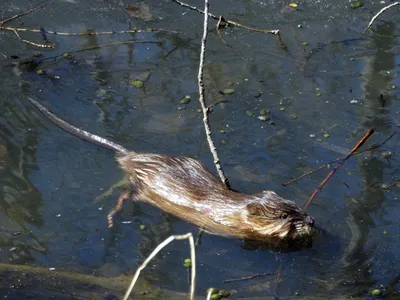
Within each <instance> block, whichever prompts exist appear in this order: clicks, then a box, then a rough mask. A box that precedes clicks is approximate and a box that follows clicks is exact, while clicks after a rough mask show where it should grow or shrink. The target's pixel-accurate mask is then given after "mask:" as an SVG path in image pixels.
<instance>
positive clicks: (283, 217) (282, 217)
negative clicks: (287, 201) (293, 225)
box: [280, 213, 288, 219]
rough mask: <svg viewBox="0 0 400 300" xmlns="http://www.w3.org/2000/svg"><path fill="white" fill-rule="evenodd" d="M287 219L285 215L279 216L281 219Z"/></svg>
mask: <svg viewBox="0 0 400 300" xmlns="http://www.w3.org/2000/svg"><path fill="white" fill-rule="evenodd" d="M287 217H288V215H287V214H285V213H283V214H281V216H280V218H281V219H287Z"/></svg>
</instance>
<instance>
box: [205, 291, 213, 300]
mask: <svg viewBox="0 0 400 300" xmlns="http://www.w3.org/2000/svg"><path fill="white" fill-rule="evenodd" d="M212 292H213V289H209V290H208V293H207V298H206V300H210V299H211V295H212Z"/></svg>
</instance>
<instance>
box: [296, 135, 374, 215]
mask: <svg viewBox="0 0 400 300" xmlns="http://www.w3.org/2000/svg"><path fill="white" fill-rule="evenodd" d="M373 133H374V130H373V129H370V130H368V132H367V133H366V134H365V135H364V136H363V138H362V139H361V140H360V141H359V142H358V143H357V145H355V146H354V148H353V149H351V151H350V152H349V153H347V155H346V156H345V157H344V158H343V160H342V161H341V162H339V163H338V164H337V165H336V166H335V167H334V168H333V170H332V171H330V172H329V174H328V175H327V176H326V177H325V179H324V180H323V181H322V182H321V183H320V185H319V186H318V187H317V189H316V190H315V191H314V193H313V194H312V195H311V197H310V199H308V201H307V203H306V204H305V205H304V210H306V209H307V208H308V206H309V205H310V203H311V201H312V200H313V199H314V198H315V196H316V195H317V194H318V193H319V192H320V191H321V190H322V188H323V186H324V185H325V183H327V182H328V180H329V179H330V178H331V177H332V175H333V174H334V173H335V172H336V171H337V170H338V169H339V168H340V167H341V166H342V165H343V164H344V163H345V161H346V160H347V159H348V158H349V157H350V156H351V155H352V154H353V153H354V152H356V151H357V150H358V149H359V148H360V147H361V146H362V145H363V144H364V143H365V142H366V141H367V139H368V138H369V137H370V136H371V135H372V134H373Z"/></svg>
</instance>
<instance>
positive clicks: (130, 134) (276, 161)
mask: <svg viewBox="0 0 400 300" xmlns="http://www.w3.org/2000/svg"><path fill="white" fill-rule="evenodd" d="M40 4H41V3H39V2H31V3H29V5H31V6H29V5H28V3H25V1H12V2H9V1H8V2H7V1H4V2H3V3H2V4H1V6H0V18H1V19H5V18H7V17H10V16H13V15H15V14H17V13H19V12H22V11H25V10H27V9H30V8H33V7H36V6H37V5H40ZM192 4H193V5H196V6H198V7H202V3H201V1H195V3H192ZM128 5H129V4H122V3H119V4H115V3H108V2H102V1H91V2H90V4H89V3H83V2H82V3H81V2H79V1H58V2H54V3H50V4H49V5H48V6H47V7H46V8H44V9H42V10H38V11H36V12H33V13H31V14H29V15H26V16H24V17H21V18H19V19H17V20H14V21H12V22H10V23H7V24H5V25H8V26H15V27H28V28H39V27H40V26H43V27H44V29H46V30H54V31H57V32H84V31H89V30H90V31H111V30H115V31H118V30H126V29H127V28H128V25H129V23H131V24H132V26H135V27H137V28H161V29H165V30H167V31H163V32H152V33H137V34H135V33H132V34H114V35H101V36H75V37H71V36H59V35H50V34H49V35H47V39H48V40H49V41H50V42H51V43H53V44H54V45H55V48H54V49H47V48H46V49H42V48H38V47H34V46H32V45H28V44H26V43H23V42H22V41H20V40H18V38H17V37H16V35H15V34H14V33H13V32H10V31H0V45H1V46H0V52H1V54H0V55H1V57H0V58H1V64H0V66H1V72H2V76H1V80H0V90H1V95H2V97H0V101H1V106H0V107H1V109H0V112H1V114H0V120H1V121H0V125H1V131H0V134H1V137H0V162H1V164H0V165H1V168H0V171H1V176H0V178H1V179H0V180H1V194H0V216H1V217H0V222H1V231H0V262H1V263H3V264H12V265H25V266H32V267H35V268H36V267H41V268H45V269H47V270H48V268H55V271H64V272H71V273H73V274H86V275H95V276H98V277H100V278H102V277H107V278H115V277H117V276H120V275H124V274H125V273H126V274H127V275H131V274H133V272H134V271H135V270H136V268H137V267H138V265H139V264H140V263H141V262H142V261H143V260H144V259H145V258H146V257H147V256H148V255H149V254H150V252H151V251H152V250H153V249H154V248H155V247H156V246H157V245H158V244H159V243H160V242H161V241H163V240H164V239H165V238H167V237H168V236H169V235H171V234H180V233H186V232H189V231H190V232H193V233H194V234H196V233H197V229H196V228H195V227H194V226H192V225H190V224H187V223H185V222H183V221H181V220H179V219H177V218H175V217H172V216H169V215H166V214H164V213H162V212H161V211H159V210H157V209H155V208H152V207H149V206H147V205H144V204H141V203H127V204H126V205H125V206H124V209H123V211H122V213H121V214H119V215H118V216H117V219H116V226H115V227H114V228H113V229H112V230H110V229H108V228H107V222H106V215H107V213H108V211H109V210H110V209H111V208H112V207H113V205H114V203H115V199H116V198H117V197H118V194H119V192H120V191H119V190H118V189H117V190H114V191H113V193H112V195H109V196H107V197H106V198H105V199H104V200H101V201H98V202H96V201H95V198H96V197H98V196H99V195H101V194H102V193H104V192H105V191H106V190H107V189H108V188H109V186H111V185H112V184H115V183H116V182H118V181H119V180H120V179H121V178H122V175H123V174H122V172H121V171H120V170H119V169H118V168H117V166H116V163H115V161H114V155H113V153H112V152H110V151H108V150H104V149H100V148H98V147H96V146H94V145H91V144H89V143H86V142H84V141H81V140H79V139H77V138H75V137H71V136H70V135H68V134H66V133H64V132H63V131H61V130H59V129H58V128H56V127H55V126H54V125H53V124H51V123H50V122H49V121H47V120H46V119H44V118H43V116H41V115H40V114H38V113H37V111H36V110H35V109H34V108H33V107H32V106H31V105H30V104H29V103H28V102H27V100H26V98H25V97H26V96H31V97H34V98H35V99H38V100H39V101H40V102H41V103H43V104H45V105H46V106H48V107H50V108H51V109H52V111H54V112H55V113H56V114H57V115H59V116H61V117H63V118H65V119H66V120H68V121H69V122H71V123H72V124H76V125H78V126H81V127H83V128H85V129H87V130H89V131H91V132H94V133H96V134H99V135H102V136H104V137H107V138H110V139H112V140H114V141H116V142H118V143H121V144H123V145H124V146H126V147H127V148H131V149H134V150H136V151H144V152H157V153H164V154H169V155H184V156H190V157H195V158H197V159H199V160H201V161H202V162H203V163H204V164H205V165H206V166H207V167H209V168H210V170H212V171H214V166H213V163H212V157H211V155H210V152H209V150H208V145H207V142H206V138H205V134H204V130H203V126H202V117H201V114H199V113H197V112H196V109H197V108H199V104H198V101H197V70H198V59H199V48H200V37H201V33H202V32H201V30H202V16H201V15H199V14H198V13H195V12H192V11H189V10H187V9H184V8H181V7H180V6H178V5H177V4H175V3H173V2H171V1H162V2H159V1H154V2H143V3H136V4H134V5H136V6H137V7H139V11H140V13H139V14H138V15H134V16H131V17H130V18H129V14H128V13H127V12H126V10H125V9H124V7H127V6H128ZM383 5H384V4H379V3H370V2H368V3H367V2H365V3H364V6H363V7H362V8H359V9H356V10H352V9H350V8H349V7H348V6H347V4H346V3H340V2H334V3H331V2H330V1H318V2H317V1H313V2H309V3H304V4H302V5H301V6H300V10H298V11H295V10H288V9H284V6H283V4H282V2H280V1H270V2H264V1H224V2H223V3H222V2H217V3H211V8H210V9H211V11H212V12H213V13H214V14H216V15H218V14H220V13H223V15H224V17H226V18H228V19H232V20H235V21H238V22H241V23H243V24H246V25H249V26H253V27H257V28H263V29H280V31H281V34H282V40H283V42H284V43H285V46H286V47H282V46H281V45H280V44H279V43H278V42H277V41H276V39H275V37H274V36H272V35H267V34H261V33H255V32H248V31H246V30H243V29H238V28H232V27H229V28H227V29H223V30H221V34H222V36H223V39H224V41H221V40H220V39H219V37H218V35H217V33H216V31H215V29H214V26H215V22H214V21H213V20H210V34H209V37H208V44H207V56H206V66H205V86H206V97H207V102H208V103H209V104H212V103H214V102H216V101H219V100H222V99H224V100H229V102H227V103H221V104H219V105H217V106H215V107H214V109H213V113H212V114H211V115H210V122H211V126H212V128H213V130H214V132H215V135H214V138H215V142H216V145H217V147H218V150H219V154H220V156H221V161H222V164H223V166H224V169H225V172H226V175H227V176H228V178H229V179H230V182H231V185H232V187H233V188H235V189H237V190H241V191H243V192H247V193H255V192H258V191H261V190H265V189H271V190H274V191H275V192H277V193H278V194H280V195H281V196H283V197H286V198H289V199H293V200H294V201H296V202H297V203H298V204H299V205H300V206H301V205H303V204H304V203H305V202H306V201H307V199H308V198H309V196H310V195H311V194H312V192H313V191H314V189H315V188H316V187H317V186H318V184H319V183H320V182H321V181H322V179H323V178H324V177H325V175H326V173H327V172H328V171H327V170H324V171H320V172H319V173H316V174H314V175H312V176H310V177H308V178H305V179H302V180H301V181H299V182H297V183H294V184H291V185H290V186H288V187H283V186H282V183H283V182H285V181H288V180H290V179H292V178H294V177H296V176H299V175H301V174H302V173H304V172H306V171H308V170H309V169H311V168H315V167H318V166H319V165H321V164H324V163H326V162H329V161H331V160H334V159H336V158H337V157H342V156H344V155H345V154H346V153H347V152H348V151H349V150H350V149H351V148H352V147H353V146H354V145H355V144H356V143H357V142H358V141H359V140H360V138H361V137H362V136H363V135H364V134H365V133H366V132H367V131H368V130H369V129H370V128H372V127H373V128H375V130H376V131H375V133H374V134H373V136H372V137H371V138H370V139H369V140H368V142H367V145H366V146H371V145H372V144H374V143H378V142H380V141H382V140H384V139H385V138H386V137H388V136H389V135H390V134H392V133H393V132H394V131H396V130H397V126H398V114H399V112H400V107H399V101H398V100H397V99H398V86H400V82H399V79H398V72H399V68H398V60H399V58H398V55H397V54H398V52H399V49H400V48H399V41H398V37H397V33H398V32H399V28H398V25H397V22H396V21H397V20H398V16H397V15H396V14H395V13H394V11H395V8H393V9H391V10H389V11H387V12H386V13H385V14H384V15H383V16H381V18H379V19H378V21H377V22H376V23H375V25H374V26H373V32H369V33H367V34H366V35H364V36H363V35H361V33H362V31H363V29H364V28H365V26H366V25H367V23H368V21H369V20H370V18H371V17H372V14H371V13H370V12H371V11H374V12H377V11H378V10H379V9H380V8H382V7H383ZM299 24H301V25H302V26H301V28H299V27H298V25H299ZM168 31H170V32H168ZM172 31H178V32H179V33H176V32H172ZM21 35H22V36H23V38H25V39H28V40H30V41H34V42H36V43H44V42H43V39H42V36H41V35H40V34H34V33H21ZM127 41H147V43H124V44H119V45H114V46H110V47H100V48H97V49H92V50H87V51H80V52H73V51H76V50H79V49H84V48H91V47H94V46H101V45H102V46H104V45H107V44H113V43H122V42H127ZM303 43H307V44H303ZM37 51H41V53H42V54H41V56H39V57H36V58H35V57H34V54H35V52H37ZM64 52H70V53H71V54H72V57H71V58H65V57H63V53H64ZM11 55H15V56H18V57H19V58H18V59H13V58H10V56H11ZM56 56H57V57H56ZM32 58H33V59H34V60H35V61H42V63H41V64H40V66H39V67H37V66H36V65H32V64H21V65H17V62H20V61H25V60H28V61H29V60H32ZM45 58H46V59H45ZM35 67H36V68H35ZM38 69H42V70H45V71H46V73H47V75H38V74H37V73H36V71H37V70H38ZM148 74H150V76H149V77H148V79H147V78H146V79H147V80H146V81H145V88H144V89H137V88H135V87H134V86H132V85H131V82H132V80H134V79H135V78H143V77H147V75H148ZM229 83H233V86H230V85H229ZM226 88H234V89H235V93H234V94H233V95H229V96H223V97H222V96H221V95H220V94H219V93H218V92H219V91H221V90H224V89H226ZM381 94H382V97H381V96H380V95H381ZM185 95H190V96H191V101H190V102H189V103H188V104H187V105H182V104H180V103H179V101H180V99H181V98H182V97H184V96H185ZM282 108H284V111H281V109H282ZM261 109H268V110H270V111H271V113H270V120H269V121H267V122H262V121H260V120H259V119H258V118H257V117H249V116H248V115H247V111H250V112H253V113H255V114H256V116H258V115H259V112H260V110H261ZM293 115H296V119H293V118H292V117H293ZM270 121H272V122H273V123H274V124H270ZM220 130H225V131H226V133H220ZM326 133H327V134H329V138H324V134H326ZM310 135H311V136H315V137H314V138H313V137H310ZM397 143H398V136H397V135H395V136H394V137H393V138H392V139H390V140H389V141H388V142H387V143H386V144H385V145H384V146H382V147H381V148H379V149H378V150H376V151H368V152H365V153H363V154H362V155H360V156H357V157H352V158H350V159H349V160H348V161H346V163H345V164H344V165H343V166H342V167H341V168H340V170H339V171H338V172H337V173H336V174H335V175H334V176H333V178H332V179H331V180H330V181H329V182H328V183H327V184H326V185H325V187H324V189H323V191H322V192H321V193H320V194H319V195H318V196H317V198H316V199H314V201H313V203H312V205H311V206H310V208H309V213H310V214H311V215H312V216H313V217H314V218H315V220H316V224H317V225H318V227H319V228H320V229H321V233H320V234H319V235H318V236H317V237H316V238H315V240H314V243H313V247H312V248H308V249H303V250H301V251H295V252H289V253H276V252H273V251H268V250H264V251H250V250H246V249H245V247H244V245H243V243H242V242H241V241H238V240H231V239H226V238H222V237H217V236H210V235H204V236H203V238H202V244H201V246H200V247H199V248H198V249H197V251H196V254H197V262H198V270H197V294H198V295H199V298H201V297H200V296H201V295H205V290H206V289H207V288H208V287H210V286H213V287H218V288H224V289H227V290H234V291H236V293H235V294H234V295H232V296H231V297H232V298H240V297H242V298H246V299H249V298H252V297H254V299H256V298H257V297H262V298H263V299H265V297H277V298H279V299H289V298H291V297H296V298H298V297H297V296H295V295H296V292H298V293H299V294H300V295H301V296H307V297H308V299H326V298H328V297H332V298H335V297H337V298H344V297H346V296H355V297H366V298H372V296H371V295H370V294H369V292H370V291H371V290H373V289H380V290H381V291H382V292H384V293H385V294H386V295H387V298H388V299H397V298H398V297H399V287H400V285H399V278H398V274H399V265H400V263H399V249H398V245H399V237H400V235H399V234H400V232H399V228H400V227H399V218H398V212H399V189H398V188H397V187H396V186H395V185H394V186H392V187H391V188H390V189H389V190H385V189H382V187H381V185H382V184H383V183H385V184H387V185H389V186H390V185H391V183H394V182H395V181H396V180H398V179H399V177H398V176H399V175H398V169H399V167H400V161H399V158H398V155H397ZM379 151H389V152H391V155H390V157H383V156H382V155H381V154H380V152H379ZM142 224H143V225H145V226H146V229H145V230H141V229H140V225H142ZM188 256H189V251H188V245H187V242H175V243H173V244H171V245H169V246H167V248H166V249H165V250H164V251H163V252H162V254H161V255H159V256H157V257H156V258H155V259H154V260H153V261H152V262H151V264H150V266H149V267H148V268H147V269H146V270H145V271H143V273H142V275H141V278H142V279H144V280H148V281H149V282H148V285H149V286H151V288H149V289H150V290H151V291H152V293H151V294H148V295H146V296H139V298H141V297H143V298H144V297H150V296H151V295H153V296H154V297H155V298H157V297H159V298H161V299H162V298H163V297H164V298H165V297H166V296H165V295H166V294H163V295H164V296H163V295H161V296H156V292H155V290H157V288H160V289H161V291H165V293H167V292H166V291H172V294H173V295H174V296H176V297H178V298H179V297H181V298H184V296H183V295H184V293H185V292H186V291H187V290H188V281H187V271H186V269H185V268H184V267H183V260H184V259H185V258H187V257H188ZM4 266H5V265H3V268H5V267H4ZM41 270H43V269H41ZM2 272H3V273H2V276H1V278H2V280H0V291H1V293H0V294H2V295H4V297H5V296H7V297H8V298H7V299H20V298H26V297H27V295H29V293H30V294H31V295H32V293H33V290H35V291H36V292H37V294H35V295H40V296H37V297H38V298H41V299H47V298H49V299H50V298H51V297H53V296H54V295H56V296H55V297H58V298H57V299H62V297H61V296H60V295H62V293H58V294H57V291H58V290H57V289H51V288H49V287H48V286H46V285H43V284H41V285H39V286H40V288H39V287H37V285H34V284H31V285H29V284H28V283H27V284H25V285H19V286H18V284H17V280H21V278H19V277H18V274H17V275H15V276H16V277H13V276H8V275H9V273H8V272H7V271H5V269H3V270H2ZM265 272H268V273H271V274H272V275H271V276H267V277H263V278H257V279H253V280H249V281H238V282H233V283H229V284H223V283H222V282H223V280H225V279H231V278H239V277H242V276H249V275H253V274H257V273H265ZM54 274H56V273H54ZM6 275H7V276H6ZM38 276H39V278H42V279H43V280H44V278H45V275H44V274H42V273H40V275H38ZM40 276H42V277H40ZM54 276H55V275H54ZM56 278H57V277H56ZM24 280H25V281H27V282H31V281H28V279H26V278H25V279H23V280H22V282H24ZM63 280H66V279H65V278H64V279H63ZM59 281H60V280H59ZM78 282H79V280H76V279H75V280H72V282H67V281H65V285H66V286H67V288H66V287H64V289H67V290H69V291H71V290H75V294H71V295H70V297H71V298H74V297H75V298H76V299H82V298H83V299H85V297H89V296H87V293H90V295H92V296H93V297H97V298H96V299H109V298H110V297H111V298H112V297H113V296H112V295H114V296H115V295H116V296H120V295H121V293H123V292H124V290H123V289H122V290H121V287H119V289H117V288H116V289H115V290H111V291H110V290H109V289H108V293H110V294H109V295H108V296H106V292H104V290H103V288H101V287H99V286H91V287H87V286H84V287H80V285H79V287H78ZM54 284H56V283H54ZM100 286H101V285H100ZM122 286H123V287H125V286H127V285H122ZM33 287H35V289H34V288H33ZM103 287H104V285H103ZM138 289H143V288H142V287H140V288H138ZM106 290H107V289H106ZM174 293H176V294H174ZM64 297H65V296H64ZM107 297H108V298H107Z"/></svg>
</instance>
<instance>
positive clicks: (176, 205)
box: [28, 97, 314, 242]
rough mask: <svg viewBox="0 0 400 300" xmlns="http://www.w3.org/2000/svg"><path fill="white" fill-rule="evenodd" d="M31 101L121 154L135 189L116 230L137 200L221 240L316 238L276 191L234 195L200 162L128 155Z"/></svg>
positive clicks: (297, 211) (76, 132)
mask: <svg viewBox="0 0 400 300" xmlns="http://www.w3.org/2000/svg"><path fill="white" fill-rule="evenodd" d="M28 99H29V101H30V102H31V103H32V104H33V105H34V106H35V107H36V108H37V109H39V111H40V112H42V113H43V114H44V115H45V116H46V117H47V118H49V119H50V120H51V121H53V122H54V123H55V124H56V125H58V126H59V127H60V128H62V129H64V130H65V131H67V132H69V133H70V134H73V135H75V136H77V137H79V138H81V139H84V140H87V141H89V142H91V143H94V144H97V145H100V146H102V147H105V148H108V149H111V150H114V151H115V152H116V160H117V161H118V163H119V165H120V167H121V169H122V170H123V171H124V172H125V175H126V177H127V179H128V181H129V183H130V187H131V188H130V190H128V191H126V192H124V193H123V194H121V196H120V197H119V199H118V201H117V204H116V206H115V207H114V209H113V210H112V211H111V212H110V214H109V215H108V222H109V226H110V227H111V226H112V224H113V223H112V222H113V216H114V215H115V213H116V212H118V211H119V210H120V209H121V208H122V204H123V200H124V199H126V198H131V199H137V200H139V201H142V202H146V203H149V204H151V205H153V206H156V207H158V208H160V209H161V210H163V211H165V212H167V213H169V214H172V215H174V216H177V217H178V218H181V219H183V220H185V221H187V222H190V223H192V224H195V225H197V226H199V227H201V228H203V229H205V230H206V231H208V232H210V233H213V234H217V235H221V236H226V237H236V238H240V239H244V240H255V241H261V242H264V241H265V242H269V241H271V240H278V241H280V240H284V239H296V238H298V237H304V236H309V235H310V234H311V231H312V227H313V225H314V219H313V218H312V217H311V216H308V215H307V214H306V212H304V211H303V210H302V209H300V208H299V207H298V206H297V205H296V204H295V203H294V202H292V201H289V200H285V199H283V198H281V197H279V196H278V195H277V194H275V193H274V192H272V191H263V192H261V193H259V194H254V195H248V194H243V193H239V192H234V191H232V190H229V189H227V188H226V187H224V186H223V185H222V183H221V182H220V181H219V180H218V179H217V178H216V177H215V176H214V175H212V174H211V173H210V172H209V171H208V170H207V169H206V168H205V167H204V166H203V165H202V164H201V163H200V162H198V161H197V160H195V159H192V158H188V157H173V156H167V155H160V154H152V153H138V152H135V151H131V150H128V149H126V148H125V147H123V146H121V145H119V144H116V143H114V142H112V141H109V140H107V139H105V138H102V137H100V136H97V135H94V134H92V133H89V132H87V131H85V130H82V129H79V128H77V127H75V126H73V125H71V124H68V123H67V122H65V121H64V120H62V119H60V118H59V117H57V116H55V115H54V114H53V113H51V112H50V111H49V110H48V109H47V108H46V107H44V106H43V105H42V104H40V103H39V102H37V101H36V100H34V99H32V98H29V97H28Z"/></svg>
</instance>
